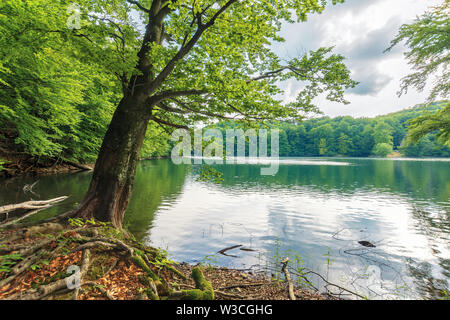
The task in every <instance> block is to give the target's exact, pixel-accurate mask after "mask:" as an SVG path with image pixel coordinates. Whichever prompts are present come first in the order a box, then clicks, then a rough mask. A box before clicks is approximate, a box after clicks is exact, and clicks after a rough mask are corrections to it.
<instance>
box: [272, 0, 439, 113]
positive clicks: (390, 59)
mask: <svg viewBox="0 0 450 320" xmlns="http://www.w3.org/2000/svg"><path fill="white" fill-rule="evenodd" d="M439 3H441V1H439V0H347V1H346V2H345V3H344V4H339V5H336V6H329V7H327V8H326V9H325V11H324V12H323V13H322V14H315V15H311V16H310V17H309V19H308V21H307V22H303V23H296V24H286V25H285V26H284V27H283V29H282V31H281V35H282V36H283V37H284V38H285V39H286V42H284V43H282V44H277V45H275V46H274V50H275V52H277V54H278V55H279V56H280V57H282V58H285V59H289V58H293V57H296V56H299V55H302V54H304V53H306V52H308V51H309V50H317V49H318V48H320V47H330V46H335V49H334V52H335V53H339V54H342V55H343V56H345V57H346V60H345V63H346V65H347V66H348V67H349V69H350V70H351V76H352V79H354V80H356V81H359V82H360V84H359V85H358V86H357V87H356V88H354V89H351V90H349V91H347V93H346V99H347V100H348V101H350V104H349V105H343V104H339V103H335V102H330V101H328V100H326V99H325V97H319V98H317V99H316V100H315V102H316V104H317V105H318V106H319V108H320V109H321V110H322V111H323V112H324V114H325V115H327V116H330V117H335V116H340V115H350V116H354V117H373V116H377V115H381V114H387V113H391V112H395V111H399V110H402V109H405V108H408V107H412V106H414V105H416V104H419V103H423V102H425V100H426V98H427V96H428V93H429V91H430V88H429V86H428V87H426V88H425V90H424V91H423V92H417V91H416V90H415V89H414V88H411V89H410V90H409V91H408V93H407V94H405V95H403V96H401V97H398V95H397V92H398V90H399V88H400V82H401V78H403V77H404V76H406V75H408V74H410V73H411V72H412V69H411V67H410V66H409V65H408V63H407V61H406V60H405V58H404V56H403V53H404V52H406V51H407V48H405V47H404V46H403V45H399V46H397V47H395V48H394V49H393V50H392V51H391V52H387V53H383V51H384V50H385V49H386V48H388V47H389V45H390V42H391V40H392V39H393V38H394V37H395V36H396V34H397V33H398V30H399V28H400V26H401V25H402V24H405V23H411V22H412V21H413V20H414V19H415V18H416V17H417V16H420V15H422V14H423V13H424V12H425V11H426V10H427V8H428V7H429V6H432V5H436V4H439ZM283 87H284V89H285V95H284V100H285V101H286V102H288V101H293V100H295V97H296V95H297V94H296V92H298V90H299V88H301V84H300V83H298V82H296V81H294V80H292V81H288V82H287V83H285V84H283Z"/></svg>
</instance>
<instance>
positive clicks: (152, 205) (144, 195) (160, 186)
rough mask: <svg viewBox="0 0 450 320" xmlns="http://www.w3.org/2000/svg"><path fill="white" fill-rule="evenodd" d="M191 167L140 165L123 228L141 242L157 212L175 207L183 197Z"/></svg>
mask: <svg viewBox="0 0 450 320" xmlns="http://www.w3.org/2000/svg"><path fill="white" fill-rule="evenodd" d="M189 168H190V167H189V166H185V165H179V166H177V165H174V164H172V162H171V161H168V160H151V161H143V162H141V163H140V164H139V167H138V169H137V173H136V178H135V181H134V189H133V194H132V197H131V199H130V204H129V205H128V208H127V211H126V212H125V216H124V227H125V228H126V229H127V230H129V231H130V232H131V233H132V234H133V235H134V236H135V237H136V239H138V240H142V239H143V238H144V237H145V236H146V235H147V234H148V232H149V230H150V229H151V228H152V226H153V219H154V216H155V212H156V211H157V210H158V208H160V206H161V205H162V204H163V203H165V202H166V203H173V202H174V201H175V200H176V198H177V197H178V195H179V194H180V193H181V190H182V188H183V185H184V183H185V179H186V175H187V174H188V172H189Z"/></svg>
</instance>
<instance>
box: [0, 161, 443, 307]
mask: <svg viewBox="0 0 450 320" xmlns="http://www.w3.org/2000/svg"><path fill="white" fill-rule="evenodd" d="M261 167H264V165H261V164H254V163H244V164H226V165H214V168H216V169H217V170H219V171H221V172H223V178H224V181H223V182H222V183H221V184H216V183H213V182H200V181H197V178H198V176H199V173H200V170H201V166H200V165H187V164H184V165H174V164H173V163H172V162H171V160H148V161H142V162H141V163H140V164H139V167H138V171H137V175H136V180H135V188H134V192H133V195H132V198H131V201H130V204H129V207H128V209H127V212H126V214H125V218H124V227H126V228H127V229H128V230H129V231H131V232H132V233H133V234H134V235H135V236H136V238H138V239H140V240H142V241H145V242H146V243H148V244H150V245H153V246H156V247H161V248H163V249H166V250H167V251H168V252H169V256H170V257H171V258H172V259H173V260H176V261H185V262H189V263H198V262H203V263H210V264H215V265H220V266H227V267H234V268H240V269H247V268H262V269H265V270H268V271H270V272H271V273H272V274H273V275H274V276H275V277H276V276H278V275H279V269H281V266H280V264H279V261H280V260H281V259H283V258H284V257H290V260H291V262H290V263H291V266H292V267H294V268H295V269H298V270H299V271H298V272H301V271H302V270H303V269H301V268H308V269H311V270H314V271H315V272H318V273H320V274H321V275H322V276H323V277H324V278H325V279H328V281H330V282H332V283H336V284H339V285H341V286H343V287H346V288H348V289H351V290H352V291H354V292H358V293H361V294H363V295H365V296H367V297H369V298H371V299H386V298H390V299H409V298H441V297H442V296H443V291H444V290H447V291H448V290H449V287H450V280H449V279H450V260H449V259H450V250H449V249H450V247H449V244H450V242H449V238H450V237H449V234H450V223H449V222H450V160H449V159H440V160H439V159H410V160H408V159H392V160H391V159H360V158H308V159H306V158H289V159H286V158H285V159H281V162H280V167H279V171H278V173H277V174H276V175H275V176H261V175H260V168H261ZM266 167H267V166H266ZM90 175H91V173H86V172H85V173H77V174H60V175H53V176H42V177H39V178H33V177H19V178H15V179H9V180H5V181H2V182H1V184H0V205H3V204H7V203H17V202H21V201H25V200H29V199H30V198H33V199H48V198H54V197H57V196H62V195H69V196H70V198H69V200H67V201H66V202H65V203H64V204H62V205H59V206H58V207H54V208H51V209H48V210H46V211H42V212H40V213H39V214H38V216H37V217H34V219H41V218H44V217H49V216H52V215H55V214H57V213H61V212H64V211H65V210H69V209H71V208H73V207H74V206H75V205H76V204H77V203H78V202H80V201H81V199H82V198H83V195H84V192H86V190H87V187H88V184H89V179H90ZM37 179H39V182H38V183H37V185H36V186H35V187H34V188H33V192H34V193H35V194H31V193H30V192H27V193H25V192H24V191H23V187H24V185H26V184H31V183H33V182H35V181H36V180H37ZM360 241H367V242H369V243H370V244H372V245H374V247H367V246H364V245H362V244H360V243H359V242H360ZM363 243H364V242H363ZM238 245H239V246H240V247H237V248H234V249H231V250H228V251H225V252H224V253H225V254H226V255H223V254H219V253H218V251H220V250H222V249H225V248H228V247H232V246H238ZM310 279H311V282H312V283H313V284H314V285H315V286H317V287H319V288H320V289H321V290H325V282H324V281H323V280H321V279H320V278H319V277H314V276H313V277H311V278H310ZM328 288H329V289H330V290H331V289H333V288H332V287H328ZM335 291H336V290H335Z"/></svg>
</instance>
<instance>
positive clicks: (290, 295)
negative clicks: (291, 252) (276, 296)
mask: <svg viewBox="0 0 450 320" xmlns="http://www.w3.org/2000/svg"><path fill="white" fill-rule="evenodd" d="M288 262H289V258H286V259H284V260H283V261H281V263H282V264H283V268H282V269H281V271H282V272H283V273H284V275H285V276H286V281H287V282H288V285H289V299H291V300H297V299H296V298H295V294H294V285H293V284H292V280H291V275H290V274H289V270H288V268H287V264H288Z"/></svg>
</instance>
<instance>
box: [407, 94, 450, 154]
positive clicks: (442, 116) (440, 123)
mask: <svg viewBox="0 0 450 320" xmlns="http://www.w3.org/2000/svg"><path fill="white" fill-rule="evenodd" d="M407 124H408V131H409V132H408V136H407V140H406V142H407V144H411V143H415V144H417V142H419V141H420V139H422V138H423V137H425V136H426V135H427V134H429V133H433V132H437V133H436V138H437V139H438V140H439V141H440V142H441V143H442V144H445V145H447V146H448V147H450V103H446V104H445V106H444V108H442V109H441V110H438V111H436V112H434V113H433V112H426V113H425V114H423V115H421V116H420V117H417V118H414V119H412V120H410V121H408V123H407Z"/></svg>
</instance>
